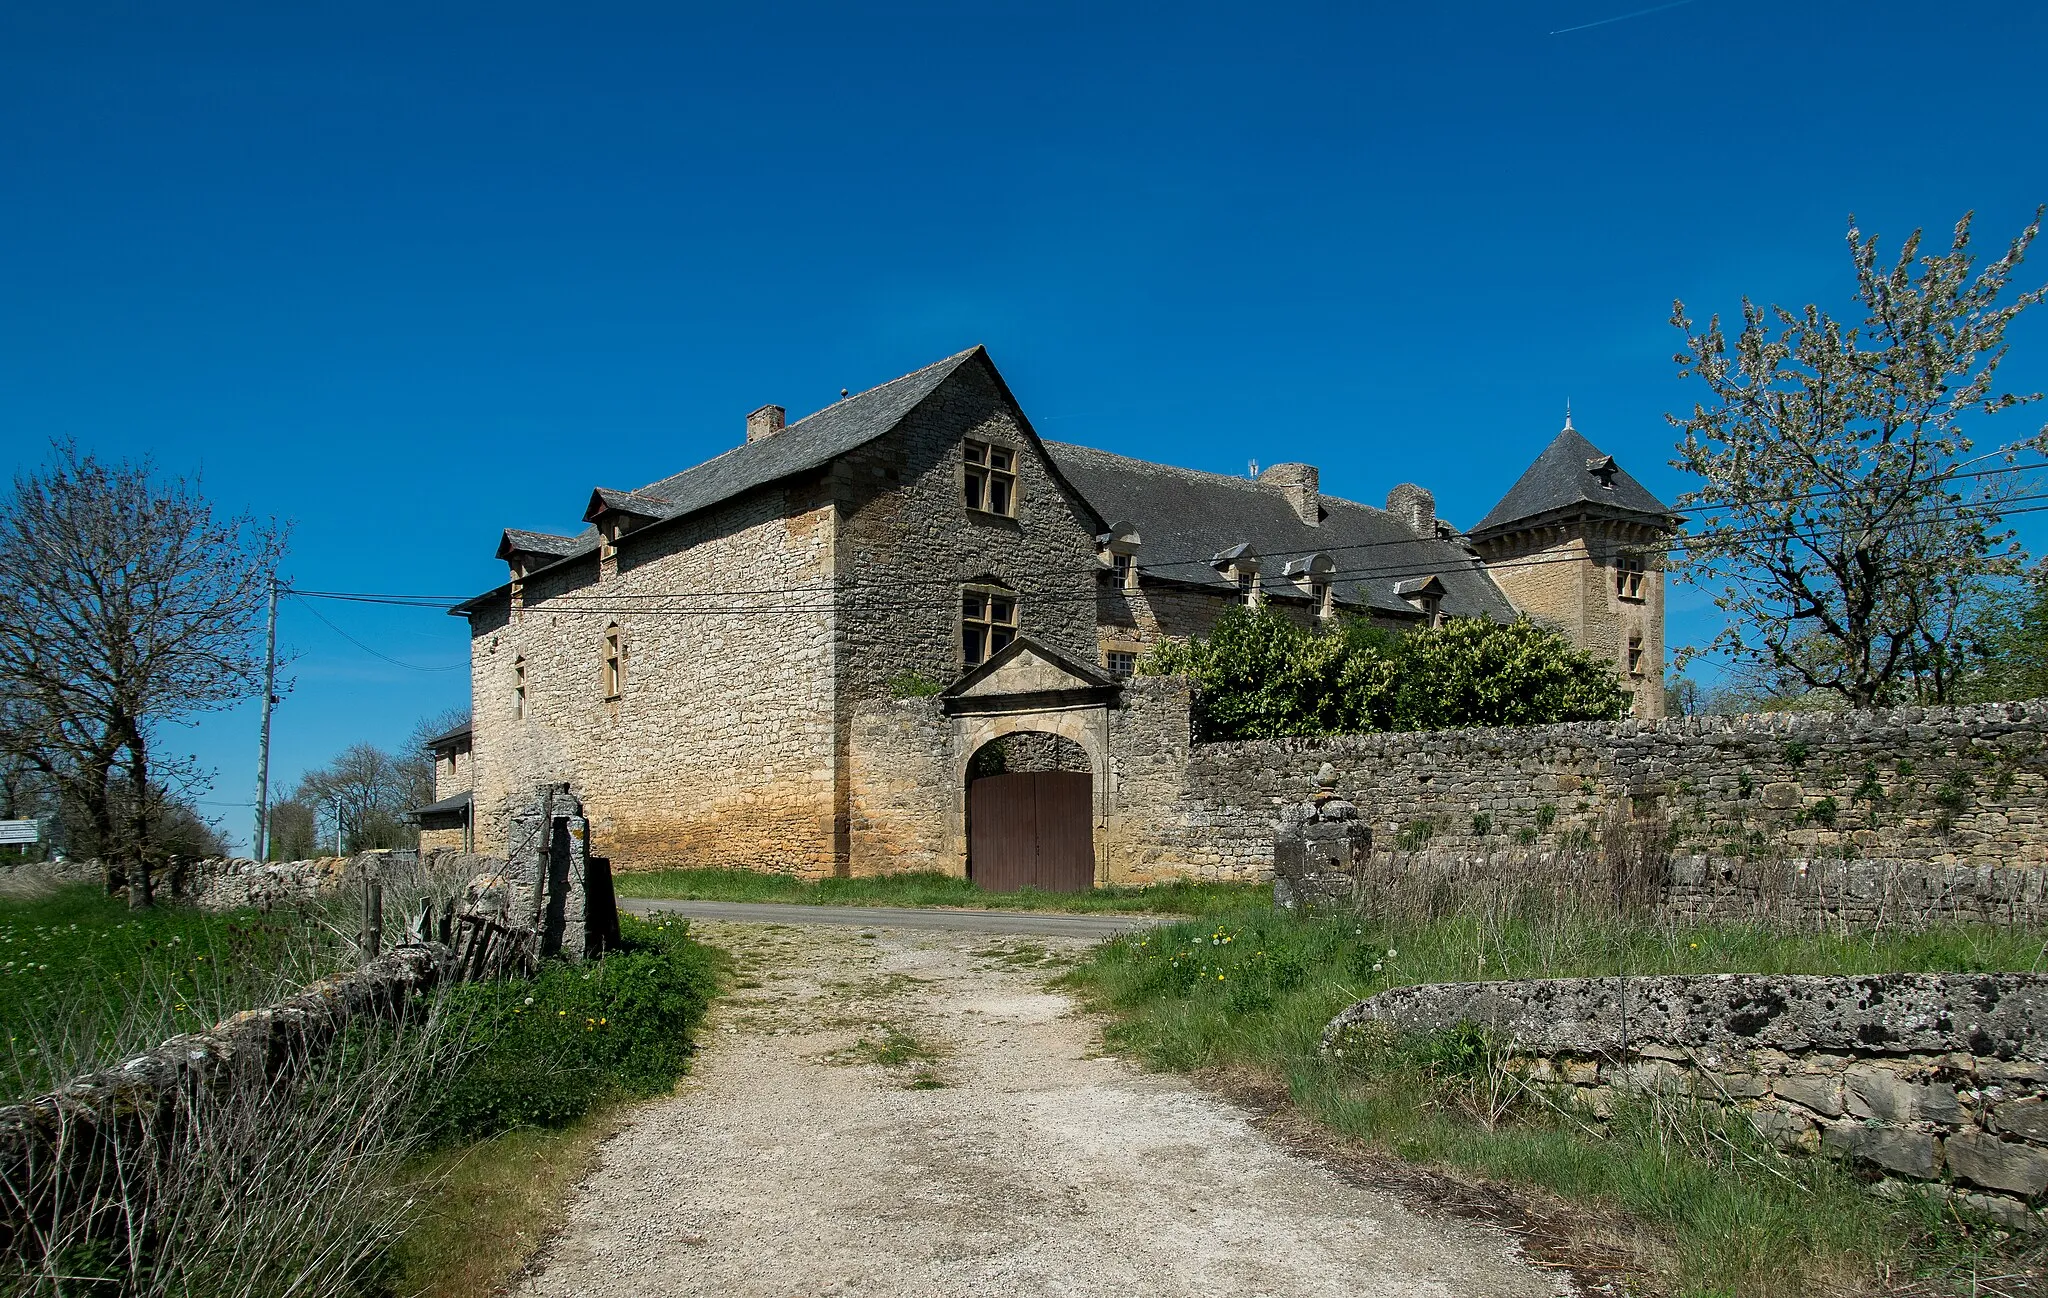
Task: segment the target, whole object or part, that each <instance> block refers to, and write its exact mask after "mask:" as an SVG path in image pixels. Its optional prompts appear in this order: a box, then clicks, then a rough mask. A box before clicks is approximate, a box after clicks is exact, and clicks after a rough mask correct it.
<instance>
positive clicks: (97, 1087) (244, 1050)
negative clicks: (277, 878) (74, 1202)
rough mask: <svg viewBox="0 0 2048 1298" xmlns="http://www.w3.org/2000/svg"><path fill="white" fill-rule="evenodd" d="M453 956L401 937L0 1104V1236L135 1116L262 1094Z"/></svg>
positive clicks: (400, 1005) (441, 974) (93, 1161)
mask: <svg viewBox="0 0 2048 1298" xmlns="http://www.w3.org/2000/svg"><path fill="white" fill-rule="evenodd" d="M452 955H453V953H452V952H450V951H449V950H448V948H446V947H442V946H406V947H400V948H399V949H397V950H394V951H392V952H390V953H389V954H386V955H384V956H380V957H379V958H377V959H375V960H372V961H370V962H369V963H367V964H365V965H363V966H362V967H360V968H358V969H356V970H353V971H352V972H349V973H345V974H336V975H334V976H333V977H329V978H323V979H321V980H319V981H318V982H315V983H313V984H311V985H309V986H308V987H307V988H306V989H305V990H304V991H302V992H300V993H299V994H298V995H296V996H293V997H290V998H289V999H287V1000H284V1001H281V1002H279V1003H278V1004H275V1005H272V1006H269V1007H266V1008H264V1009H258V1010H246V1011H244V1012H242V1013H240V1014H236V1015H234V1016H233V1017H231V1018H228V1019H225V1020H223V1021H222V1022H220V1023H219V1024H217V1025H216V1026H214V1027H213V1028H211V1029H209V1030H207V1031H205V1032H192V1033H186V1034H183V1035H180V1036H175V1037H172V1038H171V1039H170V1040H168V1041H165V1042H164V1043H163V1044H162V1045H160V1046H158V1047H156V1048H155V1049H153V1050H146V1051H142V1052H141V1053H139V1054H135V1055H132V1056H130V1057H129V1058H127V1059H124V1060H123V1061H122V1062H121V1063H120V1064H118V1065H117V1066H115V1067H113V1068H109V1069H105V1070H103V1071H100V1072H96V1073H88V1074H86V1075H85V1076H83V1077H79V1078H76V1079H74V1080H73V1081H71V1082H69V1083H68V1084H66V1085H65V1086H64V1087H62V1088H61V1089H59V1090H57V1091H55V1092H52V1093H50V1094H47V1095H42V1096H38V1097H36V1098H34V1099H31V1100H28V1101H26V1102H25V1103H22V1104H14V1105H8V1106H6V1107H0V1185H5V1186H7V1187H8V1189H9V1193H8V1194H7V1195H6V1196H5V1197H4V1204H0V1242H4V1241H5V1239H6V1238H7V1237H8V1236H9V1235H10V1234H11V1233H12V1232H13V1231H14V1230H15V1229H16V1228H17V1227H18V1225H19V1215H20V1214H22V1213H24V1212H36V1211H40V1210H43V1209H44V1208H45V1207H46V1203H45V1195H46V1194H47V1193H49V1192H51V1187H52V1186H53V1185H56V1184H58V1183H60V1182H62V1181H64V1180H65V1179H66V1178H69V1179H71V1180H72V1181H74V1182H75V1181H76V1179H77V1178H78V1177H79V1176H91V1175H93V1174H94V1173H95V1171H96V1170H97V1171H100V1172H103V1171H104V1169H105V1166H106V1164H107V1162H108V1157H109V1156H108V1150H109V1149H110V1148H117V1147H119V1146H121V1145H122V1144H123V1142H124V1141H127V1143H128V1144H129V1145H130V1146H131V1147H132V1145H133V1141H132V1140H128V1137H130V1136H131V1135H132V1134H133V1133H134V1132H135V1131H136V1130H137V1129H139V1128H140V1127H143V1126H148V1125H151V1124H157V1123H163V1122H181V1121H190V1120H192V1118H193V1116H194V1114H195V1101H196V1100H198V1099H200V1098H202V1097H205V1096H207V1095H209V1094H215V1093H219V1094H223V1095H229V1096H234V1095H250V1096H255V1097H261V1096H263V1095H264V1094H265V1090H264V1085H263V1083H265V1082H266V1081H267V1080H269V1079H271V1078H273V1077H276V1076H278V1075H279V1074H280V1073H282V1072H283V1071H285V1070H287V1069H290V1068H293V1067H297V1066H299V1065H300V1064H302V1063H303V1062H304V1061H306V1060H308V1059H309V1058H312V1057H315V1056H317V1055H318V1054H319V1053H320V1052H321V1051H322V1050H323V1049H324V1048H325V1047H326V1045H327V1043H328V1042H330V1041H331V1040H333V1038H334V1037H335V1035H336V1034H338V1033H339V1032H340V1031H341V1030H342V1028H343V1027H344V1026H346V1025H347V1024H348V1022H349V1021H350V1020H351V1019H355V1018H359V1017H364V1016H380V1017H386V1018H395V1017H397V1016H399V1015H402V1014H404V1013H405V1012H406V1007H407V1006H408V1005H409V1004H410V1003H411V1002H412V1000H413V998H414V997H415V996H417V995H418V994H420V993H421V992H424V991H427V990H429V989H431V988H433V987H434V986H435V985H437V984H438V983H439V982H440V981H442V980H443V979H444V978H445V977H447V976H448V971H449V964H450V961H451V959H452ZM72 1192H73V1193H76V1186H75V1184H74V1185H73V1187H72Z"/></svg>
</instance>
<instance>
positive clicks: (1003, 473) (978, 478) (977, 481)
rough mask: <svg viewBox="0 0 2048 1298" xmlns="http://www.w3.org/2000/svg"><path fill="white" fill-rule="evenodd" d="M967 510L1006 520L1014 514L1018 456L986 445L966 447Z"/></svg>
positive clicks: (1002, 447)
mask: <svg viewBox="0 0 2048 1298" xmlns="http://www.w3.org/2000/svg"><path fill="white" fill-rule="evenodd" d="M965 454H966V459H967V475H966V483H967V507H968V508H969V509H974V510H979V511H981V512H982V513H985V514H1001V515H1002V516H1003V517H1005V518H1010V517H1014V516H1015V514H1016V513H1017V452H1015V451H1013V450H1011V449H1010V448H1009V447H1007V446H994V445H991V444H990V443H988V442H968V443H966V452H965Z"/></svg>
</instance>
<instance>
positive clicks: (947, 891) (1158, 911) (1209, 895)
mask: <svg viewBox="0 0 2048 1298" xmlns="http://www.w3.org/2000/svg"><path fill="white" fill-rule="evenodd" d="M615 884H616V886H617V888H618V893H619V895H620V896H621V897H642V898H650V899H658V900H662V901H766V902H791V903H795V904H797V905H804V906H958V907H967V908H971V909H980V910H1036V911H1067V912H1076V913H1095V914H1102V913H1110V914H1151V915H1208V914H1212V913H1216V912H1219V911H1224V910H1229V909H1231V908H1233V907H1238V906H1243V905H1245V904H1247V903H1248V902H1252V901H1255V900H1256V899H1258V898H1260V897H1264V896H1269V895H1270V894H1271V891H1272V890H1271V887H1270V885H1266V884H1255V883H1191V882H1187V881H1185V880H1175V881H1173V882H1171V883H1159V884H1153V885H1151V886H1149V887H1143V888H1132V887H1111V888H1095V889H1091V890H1090V891H1088V892H1041V891H1040V890H1038V889H1036V888H1023V889H1019V890H1018V891H1016V892H984V891H983V890H982V889H980V888H977V887H975V886H974V884H972V883H970V882H969V881H968V880H966V879H959V878H955V877H953V876H952V875H946V874H938V873H936V872H920V873H913V874H892V875H883V876H879V877H876V878H869V879H816V880H812V879H798V878H794V877H792V876H790V875H784V874H764V873H761V872H760V871H756V870H718V869H709V870H705V869H699V870H643V871H635V872H632V873H629V874H621V875H619V876H618V877H617V879H616V880H615Z"/></svg>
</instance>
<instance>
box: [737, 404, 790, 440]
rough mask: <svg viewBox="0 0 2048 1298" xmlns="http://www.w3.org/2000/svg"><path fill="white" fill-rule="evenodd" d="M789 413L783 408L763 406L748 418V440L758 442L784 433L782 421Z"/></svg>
mask: <svg viewBox="0 0 2048 1298" xmlns="http://www.w3.org/2000/svg"><path fill="white" fill-rule="evenodd" d="M788 413H789V412H788V411H786V410H784V409H783V408H782V407H781V406H762V407H761V408H760V409H759V410H756V411H755V412H754V413H753V414H751V415H748V416H747V440H748V441H750V442H758V441H760V440H761V439H762V438H764V437H773V436H775V434H777V433H779V432H781V431H782V421H783V419H784V418H785V417H786V416H787V415H788Z"/></svg>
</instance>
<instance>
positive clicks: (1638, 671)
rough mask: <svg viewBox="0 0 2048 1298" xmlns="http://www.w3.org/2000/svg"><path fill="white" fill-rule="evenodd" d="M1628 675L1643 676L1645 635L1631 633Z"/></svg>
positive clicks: (1638, 632) (1629, 638) (1637, 632)
mask: <svg viewBox="0 0 2048 1298" xmlns="http://www.w3.org/2000/svg"><path fill="white" fill-rule="evenodd" d="M1628 674H1629V675H1631V676H1640V675H1642V674H1643V633H1642V632H1640V631H1631V632H1630V633H1629V637H1628Z"/></svg>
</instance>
